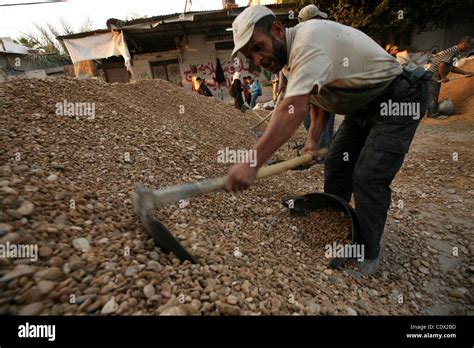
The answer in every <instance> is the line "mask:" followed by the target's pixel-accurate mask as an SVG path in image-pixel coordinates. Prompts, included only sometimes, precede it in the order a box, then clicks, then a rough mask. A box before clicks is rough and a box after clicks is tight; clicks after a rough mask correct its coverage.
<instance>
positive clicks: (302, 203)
mask: <svg viewBox="0 0 474 348" xmlns="http://www.w3.org/2000/svg"><path fill="white" fill-rule="evenodd" d="M291 202H292V203H293V204H291ZM282 204H283V205H284V206H285V207H287V208H288V209H290V214H293V215H307V214H309V213H310V212H312V211H315V210H321V209H327V208H333V209H335V210H337V211H340V212H343V213H344V214H345V215H347V216H349V217H350V219H351V225H352V231H351V235H350V236H348V238H349V239H350V240H352V243H355V242H356V240H357V236H358V235H359V231H360V227H359V220H358V219H357V214H356V212H355V210H354V208H352V206H351V205H350V204H349V203H347V202H346V201H345V200H343V199H342V198H341V197H338V196H335V195H331V194H328V193H323V192H314V193H307V194H304V195H302V196H285V197H283V198H282ZM290 206H291V207H290Z"/></svg>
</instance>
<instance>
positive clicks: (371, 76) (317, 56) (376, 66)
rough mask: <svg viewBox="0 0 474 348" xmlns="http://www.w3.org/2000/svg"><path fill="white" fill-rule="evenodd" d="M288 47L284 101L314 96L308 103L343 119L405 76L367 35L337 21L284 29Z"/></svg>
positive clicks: (309, 23) (301, 24) (314, 21)
mask: <svg viewBox="0 0 474 348" xmlns="http://www.w3.org/2000/svg"><path fill="white" fill-rule="evenodd" d="M286 44H287V52H288V69H289V77H288V86H287V90H286V94H285V97H291V96H298V95H306V94H312V96H311V98H310V103H312V104H316V105H318V106H320V107H322V108H323V109H325V110H328V111H332V112H336V113H340V114H348V113H350V112H351V111H354V110H357V109H358V108H360V107H362V106H363V105H365V104H367V103H368V102H370V101H371V100H372V99H374V98H375V97H376V96H378V95H379V94H380V93H381V92H382V91H383V90H384V89H385V88H386V87H387V86H388V85H389V84H390V82H391V81H392V80H393V79H395V78H396V77H397V76H398V75H400V74H401V73H402V71H403V68H402V66H401V65H400V64H399V63H398V62H397V61H396V59H395V58H393V57H392V56H391V55H389V54H388V53H387V52H385V50H384V49H383V48H382V47H380V46H379V45H378V44H377V43H376V42H375V41H374V40H372V39H371V38H370V37H369V36H367V35H366V34H364V33H363V32H361V31H359V30H357V29H354V28H352V27H348V26H346V25H342V24H339V23H336V22H333V21H328V20H310V21H307V22H304V23H300V24H298V25H297V26H295V27H293V28H289V29H286ZM315 86H317V91H316V90H315V89H314V88H315Z"/></svg>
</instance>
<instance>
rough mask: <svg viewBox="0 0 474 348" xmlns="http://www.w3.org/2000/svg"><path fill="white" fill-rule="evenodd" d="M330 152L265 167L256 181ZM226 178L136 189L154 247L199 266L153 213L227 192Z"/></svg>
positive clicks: (137, 205) (136, 201) (139, 210)
mask: <svg viewBox="0 0 474 348" xmlns="http://www.w3.org/2000/svg"><path fill="white" fill-rule="evenodd" d="M327 152H328V149H326V148H323V149H320V150H318V152H317V156H313V155H311V154H305V155H302V156H299V157H295V158H292V159H290V160H287V161H284V162H280V163H278V164H275V165H271V166H265V167H262V168H261V169H260V170H259V171H258V173H257V177H256V179H257V180H260V179H263V178H268V177H269V176H272V175H275V174H279V173H282V172H284V171H287V170H289V169H292V168H294V167H297V166H300V165H302V164H305V163H307V162H310V161H312V160H315V159H317V157H321V156H324V155H326V154H327ZM226 180H227V176H221V177H217V178H211V179H204V180H200V181H194V182H191V183H188V184H183V185H176V186H170V187H166V188H163V189H160V190H151V189H149V188H147V187H145V186H143V185H138V186H137V187H136V189H135V194H134V197H133V202H134V206H135V210H136V212H137V213H138V215H139V217H140V219H141V221H142V224H143V226H144V227H145V230H146V231H147V232H148V233H149V234H150V235H151V237H152V238H153V240H154V241H155V244H156V245H157V246H159V247H160V248H161V250H162V251H163V252H164V253H169V252H170V251H172V252H173V253H174V254H175V255H176V257H177V258H178V259H180V260H181V261H185V260H189V261H190V262H191V263H197V260H196V258H195V257H194V256H193V255H191V254H190V253H189V252H188V251H187V250H186V248H185V247H184V246H183V245H181V243H180V242H179V241H178V240H177V239H176V238H175V237H174V236H173V234H172V233H171V232H170V231H169V230H168V229H167V228H166V226H165V225H163V224H162V223H161V222H159V221H158V220H156V219H154V218H153V217H152V216H151V215H150V211H151V210H152V209H160V208H162V207H164V206H166V205H169V204H172V203H176V202H179V201H180V200H183V199H189V198H191V197H198V196H203V195H205V194H208V193H211V192H216V191H220V190H222V189H223V188H224V184H225V182H226Z"/></svg>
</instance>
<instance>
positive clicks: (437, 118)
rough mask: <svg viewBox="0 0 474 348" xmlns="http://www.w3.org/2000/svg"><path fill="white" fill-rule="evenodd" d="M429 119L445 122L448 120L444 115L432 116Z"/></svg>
mask: <svg viewBox="0 0 474 348" xmlns="http://www.w3.org/2000/svg"><path fill="white" fill-rule="evenodd" d="M430 118H432V119H435V120H445V119H447V118H448V116H446V115H433V116H431V117H430Z"/></svg>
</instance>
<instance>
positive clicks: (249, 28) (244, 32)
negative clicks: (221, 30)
mask: <svg viewBox="0 0 474 348" xmlns="http://www.w3.org/2000/svg"><path fill="white" fill-rule="evenodd" d="M268 15H272V16H274V17H276V16H275V14H274V13H273V12H272V10H270V9H269V8H268V7H265V6H250V7H247V8H246V9H245V10H243V11H242V13H241V14H239V15H238V16H237V18H236V19H235V20H234V22H233V23H232V33H233V35H234V50H233V51H232V55H231V59H233V58H234V57H235V55H236V54H237V53H238V52H239V51H240V50H241V49H242V47H244V46H245V45H246V44H247V43H248V42H249V41H250V38H251V37H252V34H253V29H254V28H255V23H257V22H258V21H259V20H260V19H262V18H263V17H265V16H268Z"/></svg>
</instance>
